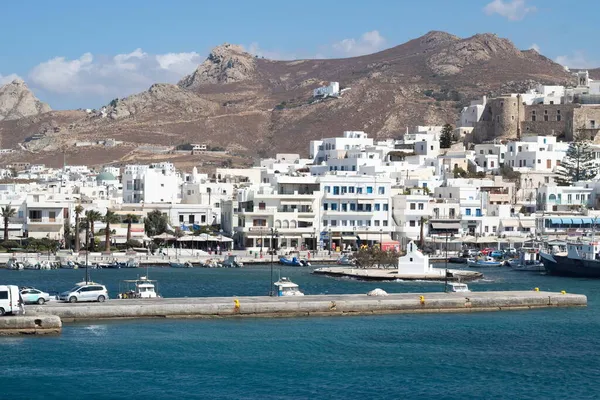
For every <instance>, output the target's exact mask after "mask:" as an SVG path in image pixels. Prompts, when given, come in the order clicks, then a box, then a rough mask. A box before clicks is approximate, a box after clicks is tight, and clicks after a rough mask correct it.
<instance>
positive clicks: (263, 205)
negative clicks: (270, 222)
mask: <svg viewBox="0 0 600 400" xmlns="http://www.w3.org/2000/svg"><path fill="white" fill-rule="evenodd" d="M258 209H259V210H264V209H266V205H265V203H263V202H262V201H261V202H260V203H258Z"/></svg>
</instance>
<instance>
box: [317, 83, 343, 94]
mask: <svg viewBox="0 0 600 400" xmlns="http://www.w3.org/2000/svg"><path fill="white" fill-rule="evenodd" d="M339 94H340V83H339V82H329V85H327V86H321V87H318V88H316V89H314V90H313V97H328V96H338V95H339Z"/></svg>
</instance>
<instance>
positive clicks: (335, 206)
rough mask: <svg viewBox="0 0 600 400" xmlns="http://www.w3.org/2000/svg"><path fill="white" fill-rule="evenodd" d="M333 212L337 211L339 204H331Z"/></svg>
mask: <svg viewBox="0 0 600 400" xmlns="http://www.w3.org/2000/svg"><path fill="white" fill-rule="evenodd" d="M331 211H337V204H336V203H331Z"/></svg>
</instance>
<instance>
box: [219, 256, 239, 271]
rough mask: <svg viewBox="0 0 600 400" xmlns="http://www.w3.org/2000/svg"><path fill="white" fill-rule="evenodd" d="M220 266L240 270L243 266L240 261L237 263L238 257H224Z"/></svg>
mask: <svg viewBox="0 0 600 400" xmlns="http://www.w3.org/2000/svg"><path fill="white" fill-rule="evenodd" d="M221 264H222V266H223V267H225V268H241V267H243V266H244V264H243V263H242V262H241V261H238V257H237V256H235V255H230V256H227V257H225V259H224V260H223V262H222V263H221Z"/></svg>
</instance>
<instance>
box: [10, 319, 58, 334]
mask: <svg viewBox="0 0 600 400" xmlns="http://www.w3.org/2000/svg"><path fill="white" fill-rule="evenodd" d="M61 329H62V321H61V319H60V317H59V316H57V315H7V316H3V317H0V336H12V335H48V334H59V333H60V332H61Z"/></svg>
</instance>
